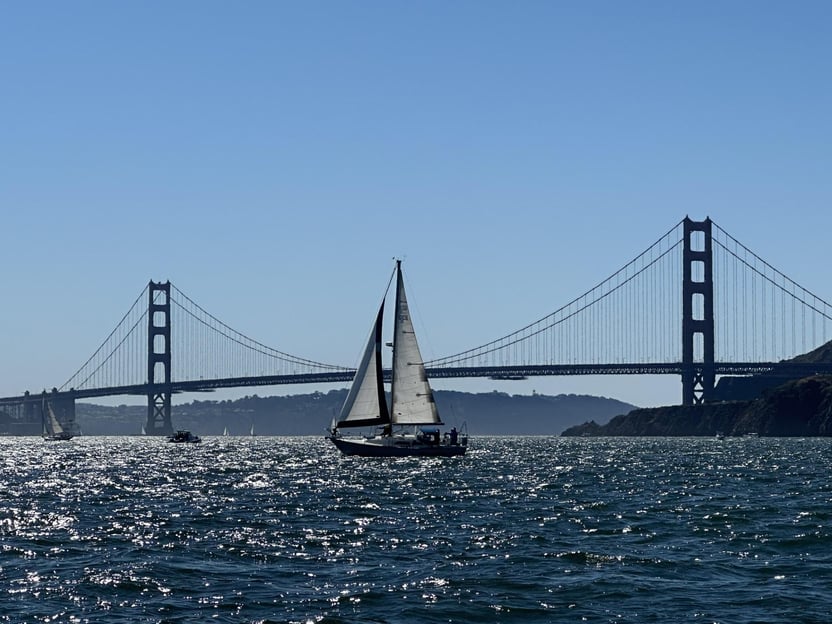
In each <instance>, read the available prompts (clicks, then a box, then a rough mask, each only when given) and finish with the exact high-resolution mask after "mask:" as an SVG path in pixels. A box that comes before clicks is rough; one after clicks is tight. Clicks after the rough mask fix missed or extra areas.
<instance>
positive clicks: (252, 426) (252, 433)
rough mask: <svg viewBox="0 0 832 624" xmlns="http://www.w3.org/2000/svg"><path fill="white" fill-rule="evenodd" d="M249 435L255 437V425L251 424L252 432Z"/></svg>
mask: <svg viewBox="0 0 832 624" xmlns="http://www.w3.org/2000/svg"><path fill="white" fill-rule="evenodd" d="M249 434H251V435H252V436H254V435H255V433H254V423H251V430H250V431H249Z"/></svg>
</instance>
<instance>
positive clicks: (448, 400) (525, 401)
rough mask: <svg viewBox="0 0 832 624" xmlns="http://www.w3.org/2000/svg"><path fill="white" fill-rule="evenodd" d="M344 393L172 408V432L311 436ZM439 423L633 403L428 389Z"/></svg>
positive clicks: (496, 426)
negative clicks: (176, 430) (434, 397)
mask: <svg viewBox="0 0 832 624" xmlns="http://www.w3.org/2000/svg"><path fill="white" fill-rule="evenodd" d="M346 392H347V391H346V390H343V389H342V390H332V391H330V392H327V393H321V392H315V393H312V394H297V395H289V396H271V397H259V396H257V395H254V396H249V397H245V398H242V399H237V400H234V401H230V400H227V401H193V402H192V403H186V404H183V405H174V407H173V415H172V418H173V423H174V427H177V428H182V429H190V430H193V431H195V432H198V433H200V434H201V435H219V434H221V433H222V432H223V430H224V429H225V428H228V432H229V433H230V434H231V435H248V433H249V430H250V428H251V426H252V425H253V426H254V430H255V432H256V433H257V434H258V435H319V434H322V433H323V432H324V431H325V430H326V427H327V426H328V425H329V423H330V421H331V420H332V418H333V417H335V416H336V415H337V414H338V412H339V411H340V409H341V405H342V404H343V402H344V398H345V397H346ZM435 396H436V404H437V407H438V408H439V413H440V414H441V415H442V419H443V421H444V422H445V423H446V424H448V425H449V426H450V425H456V426H457V427H459V426H460V425H462V423H467V426H468V430H469V431H470V432H471V433H472V434H477V435H557V434H559V433H560V432H561V431H563V430H564V429H566V428H567V427H570V426H572V425H575V424H577V423H580V422H584V421H586V420H594V421H596V422H602V423H606V422H607V421H608V420H609V419H610V418H612V417H613V416H615V415H617V414H623V413H627V412H629V411H630V410H632V409H633V407H634V406H633V405H630V404H628V403H623V402H621V401H617V400H615V399H608V398H603V397H596V396H585V395H574V394H569V395H565V394H561V395H557V396H548V395H542V394H533V395H531V396H529V395H509V394H505V393H502V392H489V393H479V394H475V393H467V392H456V391H443V390H439V391H436V392H435ZM146 418H147V408H146V407H144V406H124V405H122V406H119V407H105V406H101V405H92V404H85V403H78V404H77V406H76V420H77V422H78V424H79V425H80V427H81V429H82V431H83V432H84V433H85V434H87V435H130V434H138V433H140V432H141V427H142V424H143V423H144V422H145V419H146Z"/></svg>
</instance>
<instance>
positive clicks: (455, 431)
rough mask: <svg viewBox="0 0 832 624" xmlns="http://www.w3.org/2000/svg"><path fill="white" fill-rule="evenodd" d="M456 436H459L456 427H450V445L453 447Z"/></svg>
mask: <svg viewBox="0 0 832 624" xmlns="http://www.w3.org/2000/svg"><path fill="white" fill-rule="evenodd" d="M458 435H459V434H458V433H457V430H456V427H452V428H451V444H453V445H454V446H456V443H457V438H458Z"/></svg>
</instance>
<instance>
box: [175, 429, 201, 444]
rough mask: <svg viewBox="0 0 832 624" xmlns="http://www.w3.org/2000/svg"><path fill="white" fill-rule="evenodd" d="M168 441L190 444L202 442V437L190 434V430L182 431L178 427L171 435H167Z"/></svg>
mask: <svg viewBox="0 0 832 624" xmlns="http://www.w3.org/2000/svg"><path fill="white" fill-rule="evenodd" d="M168 442H177V443H183V442H190V443H191V444H194V443H196V442H202V438H200V437H199V436H198V435H194V434H192V433H191V432H190V431H184V430H181V429H180V430H179V431H177V432H176V433H174V434H173V435H172V436H169V437H168Z"/></svg>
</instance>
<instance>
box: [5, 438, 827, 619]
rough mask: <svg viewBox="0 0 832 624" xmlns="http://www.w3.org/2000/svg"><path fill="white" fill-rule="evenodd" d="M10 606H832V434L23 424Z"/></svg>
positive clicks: (10, 612) (102, 609)
mask: <svg viewBox="0 0 832 624" xmlns="http://www.w3.org/2000/svg"><path fill="white" fill-rule="evenodd" d="M0 451H2V460H0V461H2V464H3V478H2V481H0V621H2V622H16V623H17V622H43V621H54V622H104V621H106V622H207V621H213V622H229V623H230V622H367V621H373V622H417V621H418V622H471V621H482V622H521V621H522V622H557V621H562V622H576V621H588V622H678V621H688V620H694V621H702V622H726V623H728V622H730V623H743V622H795V621H801V622H825V621H827V620H828V613H829V611H830V609H832V589H830V587H832V585H830V581H832V568H830V563H832V561H831V559H832V556H830V552H832V549H830V546H832V531H830V523H832V505H831V504H830V503H832V487H830V484H829V475H830V472H832V471H831V470H830V469H831V468H832V441H830V440H828V439H725V440H715V439H704V438H696V439H692V438H685V439H681V438H672V439H658V438H646V439H645V438H639V439H621V438H607V439H604V438H599V439H595V438H589V439H587V438H581V439H576V438H531V437H529V438H522V437H520V438H517V437H501V438H496V437H495V438H474V439H473V440H472V448H471V450H470V451H469V454H468V455H467V456H466V457H464V458H457V459H450V460H449V459H444V460H431V459H429V460H426V459H420V458H407V459H400V460H390V459H363V458H356V457H342V456H340V455H339V454H338V453H337V451H336V450H335V449H334V448H333V447H332V446H331V445H330V444H329V443H328V442H326V441H325V440H324V439H323V438H311V437H303V438H286V437H275V438H233V437H232V438H208V439H206V440H205V441H204V442H203V443H202V444H201V445H172V444H167V443H166V442H165V441H164V440H160V439H148V438H138V437H136V438H126V437H125V438H92V437H91V438H76V439H74V440H72V441H70V442H68V443H46V442H43V441H42V440H40V439H36V438H6V439H2V440H0Z"/></svg>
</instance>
